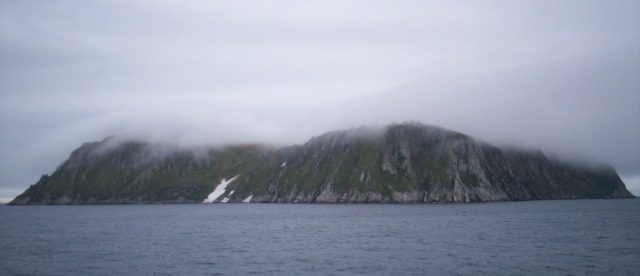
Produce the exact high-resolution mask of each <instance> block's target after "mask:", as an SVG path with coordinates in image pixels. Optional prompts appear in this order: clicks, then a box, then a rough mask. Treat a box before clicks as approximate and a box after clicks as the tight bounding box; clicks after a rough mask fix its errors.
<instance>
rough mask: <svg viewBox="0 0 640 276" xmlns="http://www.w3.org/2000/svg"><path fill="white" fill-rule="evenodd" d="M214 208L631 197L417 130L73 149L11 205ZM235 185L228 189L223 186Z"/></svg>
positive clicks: (562, 168) (596, 179)
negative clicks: (212, 204) (289, 140)
mask: <svg viewBox="0 0 640 276" xmlns="http://www.w3.org/2000/svg"><path fill="white" fill-rule="evenodd" d="M232 177H235V179H234V180H233V181H232V182H230V183H228V185H227V186H225V189H224V192H223V193H222V194H221V195H220V196H219V197H218V198H217V199H215V200H214V201H222V200H224V201H226V202H246V201H251V202H272V203H275V202H318V203H335V202H362V203H364V202H402V203H418V202H479V201H505V200H536V199H572V198H624V197H633V196H632V195H631V193H629V191H627V190H626V188H625V186H624V183H623V182H622V181H621V180H620V178H619V177H618V175H617V173H616V172H615V170H614V169H613V168H611V167H608V166H600V167H585V166H578V165H573V164H568V163H562V162H558V161H553V160H549V159H548V158H546V157H545V156H544V154H542V152H540V151H535V152H528V151H522V150H503V149H500V148H497V147H494V146H492V145H490V144H488V143H485V142H482V141H478V140H476V139H473V138H471V137H469V136H466V135H463V134H461V133H458V132H454V131H450V130H446V129H443V128H439V127H433V126H426V125H422V124H418V123H409V124H397V125H390V126H388V127H385V128H379V129H376V128H357V129H350V130H345V131H336V132H330V133H327V134H324V135H321V136H318V137H314V138H312V139H311V140H309V141H308V142H307V143H305V144H303V145H296V146H291V147H286V148H280V149H269V148H266V147H262V146H256V145H242V146H232V147H225V148H216V149H200V150H198V151H195V150H180V149H175V148H173V149H172V148H169V147H166V146H158V145H149V144H145V143H139V142H126V143H115V142H113V141H111V140H110V139H108V140H105V141H102V142H94V143H87V144H85V145H83V146H82V147H80V148H79V149H77V150H76V151H74V152H73V153H72V155H71V157H70V158H69V159H68V160H67V161H66V162H65V163H63V164H62V165H61V166H60V167H59V168H58V169H57V170H56V171H55V172H54V173H53V174H52V175H51V176H46V175H45V176H43V177H42V178H41V179H40V181H38V182H37V183H36V184H35V185H32V186H31V187H29V189H27V191H25V192H24V193H23V194H22V195H20V196H18V197H17V198H16V199H15V200H14V201H12V202H11V204H110V203H195V202H202V201H203V200H204V199H205V198H207V196H208V195H209V193H211V192H212V191H213V190H214V189H215V188H216V186H217V185H218V184H219V183H221V180H222V179H230V178H232ZM225 184H227V183H225Z"/></svg>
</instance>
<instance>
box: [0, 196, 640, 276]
mask: <svg viewBox="0 0 640 276" xmlns="http://www.w3.org/2000/svg"><path fill="white" fill-rule="evenodd" d="M0 274H2V275H13V274H38V275H40V274H47V275H50V274H58V275H146V274H156V275H158V274H159V275H163V274H166V275H175V274H180V275H199V274H206V275H245V274H261V275H262V274H278V275H281V274H297V275H308V274H319V275H327V274H340V275H343V274H344V275H349V274H367V275H369V274H383V275H425V274H431V275H443V274H468V275H474V274H531V275H547V274H558V275H566V274H576V275H582V274H614V275H625V274H626V275H629V274H640V200H638V199H624V200H563V201H529V202H500V203H472V204H194V205H100V206H1V207H0Z"/></svg>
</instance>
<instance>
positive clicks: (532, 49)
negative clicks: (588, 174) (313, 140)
mask: <svg viewBox="0 0 640 276" xmlns="http://www.w3.org/2000/svg"><path fill="white" fill-rule="evenodd" d="M0 3H1V6H0V107H1V109H0V197H12V196H15V195H17V194H18V193H20V192H21V191H22V190H24V189H25V188H26V187H27V186H28V185H29V184H32V183H33V182H35V180H37V178H38V177H39V175H40V174H43V173H49V172H51V171H52V170H53V169H54V168H55V167H56V166H57V165H58V164H59V163H60V162H62V161H63V160H64V159H65V158H66V157H67V155H68V154H69V153H70V152H71V150H73V149H74V148H75V147H77V146H79V145H80V144H81V143H82V142H85V141H89V140H100V139H102V138H104V137H106V136H109V135H117V136H122V137H131V138H141V139H146V140H151V141H157V142H162V141H171V142H175V143H178V144H183V145H201V144H226V143H239V142H269V143H279V144H289V143H300V142H304V141H305V140H306V139H308V138H310V137H311V136H313V135H317V134H320V133H322V132H324V131H328V130H333V129H337V128H346V127H352V126H359V125H363V124H369V125H381V124H387V123H390V122H392V121H404V120H419V121H422V122H425V123H429V124H436V125H441V126H443V127H447V128H452V129H455V130H459V131H462V132H466V133H468V134H471V135H474V136H477V137H479V138H482V139H485V140H487V141H489V142H492V143H496V144H516V145H520V146H527V147H540V148H542V149H543V150H544V151H545V152H548V153H552V154H558V155H560V156H563V157H565V158H572V159H579V160H583V161H594V162H606V163H610V164H612V165H613V166H615V167H616V169H617V170H618V171H619V172H620V173H621V174H622V176H623V177H624V179H625V180H626V181H627V185H628V186H629V187H630V188H631V189H632V190H633V191H634V192H635V193H636V194H638V193H639V192H640V142H639V141H640V126H639V124H638V122H639V121H640V78H639V77H638V76H640V49H639V47H638V45H639V43H638V42H640V22H639V19H638V18H640V4H638V2H637V1H615V2H598V1H593V2H588V1H561V2H556V1H482V2H479V1H442V2H434V1H401V2H390V1H311V2H307V1H305V2H304V3H301V2H300V3H299V2H296V1H247V2H242V1H241V2H238V1H228V2H226V1H214V2H209V1H188V2H180V3H178V2H173V1H135V2H134V3H130V1H104V2H102V1H92V2H78V1H51V2H35V1H0Z"/></svg>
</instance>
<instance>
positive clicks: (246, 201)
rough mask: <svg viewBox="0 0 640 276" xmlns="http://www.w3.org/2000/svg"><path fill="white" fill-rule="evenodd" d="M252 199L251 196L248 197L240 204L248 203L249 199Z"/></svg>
mask: <svg viewBox="0 0 640 276" xmlns="http://www.w3.org/2000/svg"><path fill="white" fill-rule="evenodd" d="M252 198H253V195H250V196H248V197H247V198H245V199H244V200H243V201H242V203H249V202H251V199H252Z"/></svg>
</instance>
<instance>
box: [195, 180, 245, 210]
mask: <svg viewBox="0 0 640 276" xmlns="http://www.w3.org/2000/svg"><path fill="white" fill-rule="evenodd" d="M238 176H239V175H236V176H234V177H232V178H231V179H229V180H226V179H224V178H223V179H222V181H221V182H220V184H218V186H216V188H215V189H214V190H213V192H211V193H210V194H209V196H207V198H206V199H205V200H204V201H203V202H202V203H212V202H215V201H216V199H218V197H220V196H221V195H222V194H224V192H226V191H227V186H228V185H229V184H230V183H231V182H233V180H235V179H236V177H238ZM233 192H234V191H232V192H231V194H233ZM231 194H229V195H231ZM225 199H226V201H224V200H225ZM228 200H229V198H224V199H223V201H222V202H227V201H228Z"/></svg>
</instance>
